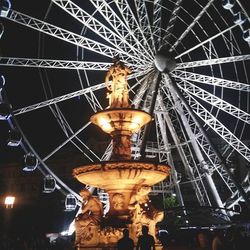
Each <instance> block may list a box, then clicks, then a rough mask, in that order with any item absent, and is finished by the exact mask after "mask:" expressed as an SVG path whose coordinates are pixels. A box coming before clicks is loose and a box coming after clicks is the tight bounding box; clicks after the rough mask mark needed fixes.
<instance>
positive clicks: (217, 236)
mask: <svg viewBox="0 0 250 250" xmlns="http://www.w3.org/2000/svg"><path fill="white" fill-rule="evenodd" d="M224 249H225V246H224V236H223V232H222V231H220V230H215V231H214V237H213V240H212V250H224ZM239 250H240V249H239Z"/></svg>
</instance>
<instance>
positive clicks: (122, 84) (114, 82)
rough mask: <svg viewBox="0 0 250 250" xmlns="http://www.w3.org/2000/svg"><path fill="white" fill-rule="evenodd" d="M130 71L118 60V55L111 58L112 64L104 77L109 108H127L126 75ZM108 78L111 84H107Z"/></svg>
mask: <svg viewBox="0 0 250 250" xmlns="http://www.w3.org/2000/svg"><path fill="white" fill-rule="evenodd" d="M130 73H131V70H130V69H129V68H128V67H126V66H125V65H124V63H123V62H121V61H120V59H119V57H115V58H114V59H113V65H112V66H111V67H110V69H109V71H108V73H107V75H106V78H105V83H106V86H107V89H108V93H107V98H108V99H109V108H128V107H129V106H130V105H129V101H128V99H129V97H128V82H127V75H128V74H130ZM110 78H111V85H109V81H110Z"/></svg>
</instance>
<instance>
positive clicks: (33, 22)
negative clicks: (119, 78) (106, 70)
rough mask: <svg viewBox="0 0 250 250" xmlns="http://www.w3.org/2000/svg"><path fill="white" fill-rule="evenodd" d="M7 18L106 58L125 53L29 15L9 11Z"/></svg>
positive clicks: (126, 61)
mask: <svg viewBox="0 0 250 250" xmlns="http://www.w3.org/2000/svg"><path fill="white" fill-rule="evenodd" d="M5 18H7V19H9V20H11V21H13V22H16V23H19V24H22V25H24V26H26V27H28V28H32V29H35V30H38V31H40V32H43V33H45V34H47V35H50V36H52V37H56V38H58V39H61V40H63V41H65V42H68V43H72V44H74V45H77V46H79V47H82V48H85V49H87V50H90V51H93V52H95V53H98V54H101V55H103V56H106V57H111V58H113V57H114V55H116V54H117V53H118V54H121V53H124V52H123V51H122V50H118V49H117V48H112V47H109V46H107V45H103V44H102V43H99V42H97V41H94V40H91V39H89V38H86V37H83V36H81V35H78V34H75V33H73V32H70V31H68V30H65V29H62V28H59V27H57V26H55V25H52V24H49V23H46V22H43V21H41V20H38V19H36V18H32V17H30V16H28V15H25V14H22V13H20V12H17V11H14V10H9V13H8V16H6V17H5ZM124 62H125V63H129V58H127V59H124ZM133 62H134V61H133Z"/></svg>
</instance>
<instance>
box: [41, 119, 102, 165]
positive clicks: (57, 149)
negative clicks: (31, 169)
mask: <svg viewBox="0 0 250 250" xmlns="http://www.w3.org/2000/svg"><path fill="white" fill-rule="evenodd" d="M90 124H91V122H87V123H86V124H84V125H83V126H82V127H81V128H80V129H78V130H77V131H76V132H73V131H72V134H71V136H69V137H68V138H67V139H66V140H65V141H64V142H63V143H61V144H60V145H59V146H57V147H56V148H55V149H54V150H52V151H51V152H50V153H49V154H48V155H46V156H44V157H43V161H44V162H45V161H47V160H48V159H49V158H50V157H52V156H53V155H54V154H56V152H58V151H59V150H60V149H61V148H62V147H64V146H65V145H66V144H68V143H73V144H74V145H75V146H76V147H77V148H78V149H79V150H80V151H81V152H82V153H83V154H84V155H85V156H86V157H87V158H88V159H89V160H90V161H91V162H93V159H92V158H91V157H90V156H89V155H87V154H86V153H84V152H83V150H82V149H81V148H79V146H77V145H76V144H75V143H74V142H72V140H73V139H74V138H77V136H78V135H79V134H80V133H81V132H82V131H84V130H85V129H86V128H87V127H88V126H89V125H90ZM81 143H82V144H83V145H84V147H85V148H86V149H88V151H89V152H90V153H91V154H92V155H94V156H95V157H96V158H97V159H99V157H98V156H97V155H96V154H95V153H94V152H93V151H92V150H90V149H89V147H88V146H87V145H86V144H85V143H83V142H82V141H81Z"/></svg>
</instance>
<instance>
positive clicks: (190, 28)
mask: <svg viewBox="0 0 250 250" xmlns="http://www.w3.org/2000/svg"><path fill="white" fill-rule="evenodd" d="M214 1H215V0H210V1H209V2H208V3H207V4H206V6H204V8H203V9H202V10H201V12H200V13H199V14H198V15H197V16H196V17H195V18H194V20H193V21H192V23H191V24H190V25H189V26H188V27H187V28H186V29H185V31H184V32H183V33H182V34H181V36H180V37H179V38H178V39H177V41H176V42H175V43H174V44H173V45H172V46H171V48H170V52H171V51H173V50H174V48H176V47H177V46H178V45H179V43H180V42H181V41H182V39H184V38H185V36H186V35H187V34H188V33H189V32H190V31H191V30H192V29H193V27H194V25H195V24H196V23H197V22H198V21H199V19H200V18H201V17H202V16H203V14H204V13H206V11H207V9H208V8H209V7H210V6H211V5H212V4H213V2H214Z"/></svg>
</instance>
